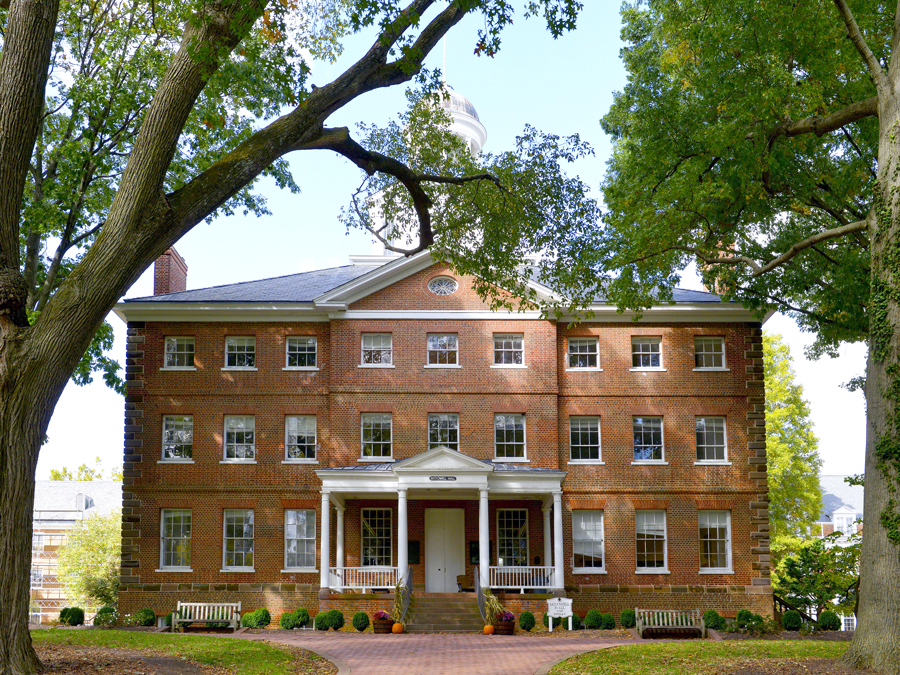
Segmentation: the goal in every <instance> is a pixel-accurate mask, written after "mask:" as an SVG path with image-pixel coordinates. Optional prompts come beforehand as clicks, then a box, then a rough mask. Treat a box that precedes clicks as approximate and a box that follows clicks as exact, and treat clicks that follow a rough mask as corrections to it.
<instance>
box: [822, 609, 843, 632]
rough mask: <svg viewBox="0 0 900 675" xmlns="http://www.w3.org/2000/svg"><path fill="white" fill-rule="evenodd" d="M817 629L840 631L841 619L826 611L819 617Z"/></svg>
mask: <svg viewBox="0 0 900 675" xmlns="http://www.w3.org/2000/svg"><path fill="white" fill-rule="evenodd" d="M819 629H820V630H840V629H841V619H840V617H839V616H838V615H837V614H835V613H834V612H832V611H831V610H826V611H824V612H822V613H821V614H820V615H819Z"/></svg>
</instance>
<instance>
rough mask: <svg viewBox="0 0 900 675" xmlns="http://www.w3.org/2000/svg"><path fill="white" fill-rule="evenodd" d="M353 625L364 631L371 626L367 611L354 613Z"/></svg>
mask: <svg viewBox="0 0 900 675" xmlns="http://www.w3.org/2000/svg"><path fill="white" fill-rule="evenodd" d="M353 627H354V628H355V629H356V630H358V631H359V632H360V633H362V632H363V631H364V630H365V629H366V628H368V627H369V615H368V614H366V613H365V612H357V613H356V614H354V615H353Z"/></svg>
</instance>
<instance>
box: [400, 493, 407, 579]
mask: <svg viewBox="0 0 900 675" xmlns="http://www.w3.org/2000/svg"><path fill="white" fill-rule="evenodd" d="M397 567H399V568H400V572H399V577H400V578H401V579H406V570H407V568H408V567H409V529H408V526H407V518H406V488H398V489H397Z"/></svg>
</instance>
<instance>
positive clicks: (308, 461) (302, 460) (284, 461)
mask: <svg viewBox="0 0 900 675" xmlns="http://www.w3.org/2000/svg"><path fill="white" fill-rule="evenodd" d="M288 417H312V418H313V419H314V420H315V425H316V442H315V449H316V456H315V457H314V458H313V459H309V458H308V457H300V458H297V459H291V458H290V457H288V454H287V453H288V425H287V420H288ZM255 430H256V429H255V427H254V431H255ZM391 431H392V432H393V428H392V429H391ZM254 451H255V444H254ZM254 454H255V452H254ZM281 463H282V464H318V463H319V418H318V416H316V415H285V416H284V456H283V457H282V462H281ZM295 510H296V509H295Z"/></svg>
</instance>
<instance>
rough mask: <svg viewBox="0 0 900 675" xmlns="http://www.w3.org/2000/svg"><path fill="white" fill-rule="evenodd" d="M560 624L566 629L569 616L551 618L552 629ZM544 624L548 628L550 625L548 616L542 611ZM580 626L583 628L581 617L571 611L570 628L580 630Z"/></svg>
mask: <svg viewBox="0 0 900 675" xmlns="http://www.w3.org/2000/svg"><path fill="white" fill-rule="evenodd" d="M560 624H562V627H563V628H565V629H566V630H568V629H569V618H568V617H566V618H565V619H559V618H554V619H553V628H554V629H555V628H556V627H557V626H559V625H560ZM544 625H545V626H547V627H548V628H549V627H550V617H549V616H547V614H546V612H545V613H544ZM582 628H584V623H583V622H582V619H581V617H580V616H578V615H577V614H575V613H574V612H573V613H572V630H581V629H582Z"/></svg>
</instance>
